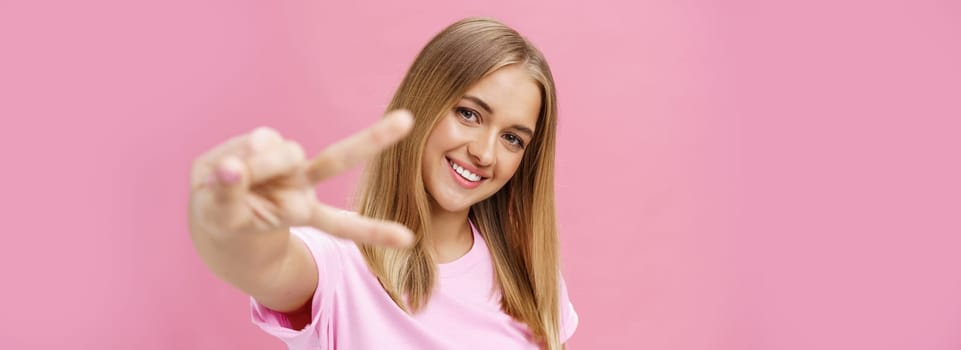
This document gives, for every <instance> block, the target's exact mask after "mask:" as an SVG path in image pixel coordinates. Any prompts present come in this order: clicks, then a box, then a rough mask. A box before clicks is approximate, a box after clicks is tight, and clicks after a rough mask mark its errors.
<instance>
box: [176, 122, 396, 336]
mask: <svg viewBox="0 0 961 350" xmlns="http://www.w3.org/2000/svg"><path fill="white" fill-rule="evenodd" d="M412 125H413V118H412V117H411V115H410V113H409V112H406V111H394V112H391V113H388V115H387V116H386V117H385V118H384V119H382V120H380V121H379V122H377V123H376V124H374V125H373V126H372V127H370V128H368V129H365V130H363V131H361V132H359V133H357V134H356V135H354V136H351V137H349V138H347V139H344V140H342V141H340V142H338V143H336V144H334V145H332V146H330V147H328V148H327V149H325V150H324V151H323V152H320V153H319V154H318V155H317V156H316V157H314V158H312V159H307V158H306V157H305V152H304V150H303V148H302V147H301V146H300V145H299V144H297V143H296V142H293V141H290V140H285V139H284V138H283V137H282V136H281V135H280V134H278V133H277V132H276V131H274V130H272V129H269V128H257V129H256V130H254V131H252V132H250V133H248V134H244V135H239V136H236V137H234V138H232V139H230V140H228V141H226V142H224V143H223V144H220V145H218V146H216V147H214V148H213V149H211V150H209V151H208V152H206V153H204V154H203V155H201V156H200V157H198V158H197V159H196V160H195V161H194V163H193V167H192V169H191V180H190V181H191V191H190V205H189V215H188V217H189V227H190V236H191V238H192V240H193V242H194V247H195V248H196V249H197V252H198V254H199V255H200V257H201V258H202V259H203V261H204V263H205V264H206V265H207V267H208V268H210V270H211V271H213V272H214V274H215V275H217V276H218V277H219V278H221V279H223V280H224V281H226V282H228V283H230V284H231V285H233V286H235V287H237V288H239V289H240V290H242V291H243V292H245V293H247V294H248V295H251V296H253V297H254V298H255V299H256V300H257V301H258V302H260V303H261V304H263V305H264V306H266V307H268V308H271V309H273V310H277V311H280V312H288V313H291V314H292V315H294V316H296V317H294V319H292V321H295V322H296V323H299V325H295V327H297V328H302V327H303V325H304V324H306V322H304V314H306V316H307V317H308V318H309V316H310V304H309V302H310V299H311V297H312V295H313V293H314V289H315V288H316V286H317V266H316V264H315V263H314V261H313V259H312V256H311V255H310V253H309V251H308V250H307V247H306V246H305V245H304V244H303V242H301V241H300V240H299V239H290V232H289V228H290V227H291V226H312V227H315V228H317V229H319V230H321V231H323V232H327V233H329V234H331V235H335V236H339V237H343V238H346V239H350V240H353V241H356V242H361V243H369V244H375V245H385V246H395V247H404V246H409V245H410V244H412V243H413V234H412V233H411V232H410V230H409V229H407V228H406V227H404V226H403V225H400V224H398V223H395V222H385V221H378V220H373V219H370V218H366V217H363V216H359V215H352V214H347V213H348V212H346V211H344V210H341V209H338V208H334V207H330V206H327V205H324V204H322V203H320V201H319V200H318V199H317V198H316V195H315V192H314V186H315V185H316V184H317V183H319V182H320V181H323V180H324V179H327V178H329V177H331V176H333V175H336V174H339V173H342V172H344V171H346V170H348V169H350V168H352V167H354V166H356V165H357V164H359V163H361V162H363V161H365V160H367V159H370V158H371V157H373V156H374V155H376V154H377V153H379V152H380V151H382V150H383V149H384V148H386V147H388V146H390V145H392V144H394V143H396V142H397V141H398V140H400V139H401V138H403V137H404V136H405V135H406V134H407V133H408V132H409V131H410V129H411V126H412ZM305 309H306V312H304V311H305Z"/></svg>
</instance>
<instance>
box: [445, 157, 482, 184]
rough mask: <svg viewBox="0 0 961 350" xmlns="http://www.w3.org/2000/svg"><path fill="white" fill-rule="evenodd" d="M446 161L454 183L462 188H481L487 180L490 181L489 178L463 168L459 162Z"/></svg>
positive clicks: (448, 159)
mask: <svg viewBox="0 0 961 350" xmlns="http://www.w3.org/2000/svg"><path fill="white" fill-rule="evenodd" d="M444 160H445V161H446V163H447V169H449V172H450V174H451V177H453V179H454V182H456V183H457V184H458V185H460V186H461V187H464V188H467V189H472V188H476V187H477V186H480V184H481V183H483V182H484V181H485V180H487V179H488V178H487V177H484V176H481V175H479V174H475V173H474V172H471V171H470V170H468V169H467V168H466V167H464V166H462V165H461V164H459V163H458V162H455V161H453V160H451V159H450V158H446V157H445V158H444Z"/></svg>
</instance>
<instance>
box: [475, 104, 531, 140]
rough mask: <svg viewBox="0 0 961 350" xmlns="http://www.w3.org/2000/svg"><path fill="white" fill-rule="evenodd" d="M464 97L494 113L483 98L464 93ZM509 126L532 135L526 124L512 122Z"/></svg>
mask: <svg viewBox="0 0 961 350" xmlns="http://www.w3.org/2000/svg"><path fill="white" fill-rule="evenodd" d="M464 99H465V100H470V101H471V102H474V103H476V104H477V105H478V106H480V107H481V108H482V109H484V110H485V111H487V113H488V114H494V110H493V109H491V106H490V105H488V104H487V102H484V100H481V99H480V98H478V97H476V96H471V95H464ZM511 128H512V129H515V130H517V131H518V132H520V133H523V134H527V137H534V131H533V130H531V128H528V127H526V126H523V125H520V124H514V125H511Z"/></svg>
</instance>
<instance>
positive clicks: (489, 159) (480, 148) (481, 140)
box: [467, 136, 496, 167]
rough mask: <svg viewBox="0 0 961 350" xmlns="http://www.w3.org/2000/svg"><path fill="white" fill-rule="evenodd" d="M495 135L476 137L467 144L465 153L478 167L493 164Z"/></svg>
mask: <svg viewBox="0 0 961 350" xmlns="http://www.w3.org/2000/svg"><path fill="white" fill-rule="evenodd" d="M495 146H496V136H495V137H478V138H477V139H476V140H474V141H472V142H470V143H468V144H467V154H469V155H470V157H471V158H472V159H473V161H474V163H476V164H477V166H479V167H488V166H491V165H493V164H494V159H495V157H494V151H495V149H496V147H495Z"/></svg>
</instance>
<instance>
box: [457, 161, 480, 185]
mask: <svg viewBox="0 0 961 350" xmlns="http://www.w3.org/2000/svg"><path fill="white" fill-rule="evenodd" d="M450 166H451V168H454V171H455V172H457V174H460V176H461V177H463V178H465V179H467V180H468V181H471V182H477V181H480V179H481V177H480V175H477V174H474V173H472V172H470V171H467V169H464V168H462V167H461V166H460V165H457V164H454V162H453V161H451V162H450Z"/></svg>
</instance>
